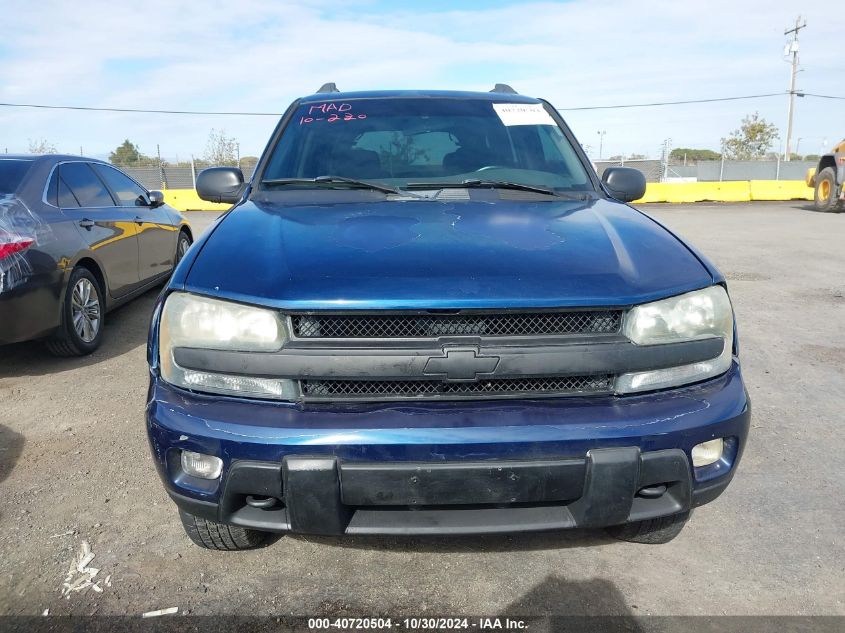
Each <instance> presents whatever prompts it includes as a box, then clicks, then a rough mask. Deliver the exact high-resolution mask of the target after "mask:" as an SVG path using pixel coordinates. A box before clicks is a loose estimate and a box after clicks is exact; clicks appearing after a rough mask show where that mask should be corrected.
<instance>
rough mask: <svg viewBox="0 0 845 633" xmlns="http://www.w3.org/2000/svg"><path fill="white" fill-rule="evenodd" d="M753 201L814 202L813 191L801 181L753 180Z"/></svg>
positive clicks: (751, 182)
mask: <svg viewBox="0 0 845 633" xmlns="http://www.w3.org/2000/svg"><path fill="white" fill-rule="evenodd" d="M750 184H751V199H752V200H812V199H813V190H812V189H810V188H809V187H808V186H807V185H806V183H804V182H803V181H801V180H751V181H750Z"/></svg>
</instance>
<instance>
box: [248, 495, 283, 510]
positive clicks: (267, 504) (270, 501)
mask: <svg viewBox="0 0 845 633" xmlns="http://www.w3.org/2000/svg"><path fill="white" fill-rule="evenodd" d="M246 504H247V505H248V506H250V507H251V508H258V509H259V510H269V509H271V508H275V507H276V506H278V505H280V501H279V500H278V499H276V497H265V496H262V495H247V496H246Z"/></svg>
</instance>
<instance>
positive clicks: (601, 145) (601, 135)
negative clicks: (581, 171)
mask: <svg viewBox="0 0 845 633" xmlns="http://www.w3.org/2000/svg"><path fill="white" fill-rule="evenodd" d="M596 133H597V134H598V135H599V160H601V155H602V150H603V149H604V135H605V134H607V130H599V131H598V132H596Z"/></svg>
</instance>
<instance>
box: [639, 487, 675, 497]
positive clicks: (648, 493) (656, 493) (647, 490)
mask: <svg viewBox="0 0 845 633" xmlns="http://www.w3.org/2000/svg"><path fill="white" fill-rule="evenodd" d="M668 489H669V486H668V485H667V484H652V485H650V486H644V487H642V488H640V489H639V490H638V491H637V496H638V497H642V498H643V499H658V498H660V497H662V496H663V494H664V493H665V492H666V491H667V490H668Z"/></svg>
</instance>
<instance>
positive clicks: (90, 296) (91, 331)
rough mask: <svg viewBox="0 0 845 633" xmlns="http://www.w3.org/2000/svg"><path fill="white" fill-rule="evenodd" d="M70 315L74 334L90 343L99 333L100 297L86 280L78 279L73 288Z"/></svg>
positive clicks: (92, 285)
mask: <svg viewBox="0 0 845 633" xmlns="http://www.w3.org/2000/svg"><path fill="white" fill-rule="evenodd" d="M71 315H72V319H73V327H74V328H75V329H76V333H77V334H78V335H79V338H81V339H82V340H83V341H85V342H86V343H90V342H91V341H93V340H94V339H95V338H97V334H98V333H99V332H100V297H99V295H98V294H97V289H96V288H95V287H94V284H92V283H91V282H90V281H89V280H88V279H85V278H83V279H80V280H79V281H77V282H76V285H75V286H74V287H73V295H72V298H71Z"/></svg>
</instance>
